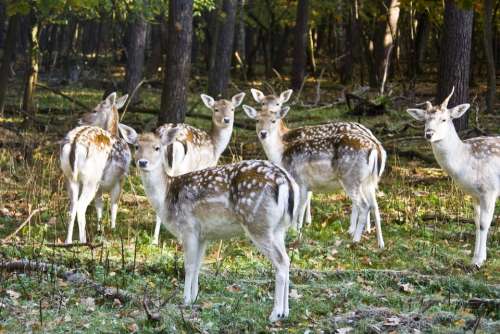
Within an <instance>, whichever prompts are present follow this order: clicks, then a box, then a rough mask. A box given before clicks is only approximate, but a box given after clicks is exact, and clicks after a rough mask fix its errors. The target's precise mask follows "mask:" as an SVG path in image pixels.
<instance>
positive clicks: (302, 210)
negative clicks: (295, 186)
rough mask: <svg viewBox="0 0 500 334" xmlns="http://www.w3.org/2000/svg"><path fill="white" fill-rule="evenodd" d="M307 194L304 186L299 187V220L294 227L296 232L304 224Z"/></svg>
mask: <svg viewBox="0 0 500 334" xmlns="http://www.w3.org/2000/svg"><path fill="white" fill-rule="evenodd" d="M307 194H308V191H307V189H306V188H305V187H304V186H300V195H299V197H300V203H299V208H298V210H299V214H300V216H299V220H298V222H297V226H296V229H297V231H300V230H301V229H302V223H303V222H304V216H305V214H306V210H307V206H308V205H307Z"/></svg>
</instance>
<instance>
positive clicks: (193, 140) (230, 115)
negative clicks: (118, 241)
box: [153, 93, 245, 244]
mask: <svg viewBox="0 0 500 334" xmlns="http://www.w3.org/2000/svg"><path fill="white" fill-rule="evenodd" d="M244 98H245V93H239V94H236V95H234V96H233V97H232V98H231V100H230V101H229V100H225V99H221V100H217V101H216V100H214V99H213V98H212V97H211V96H208V95H205V94H201V99H202V101H203V103H204V104H205V106H206V107H207V108H209V109H210V110H211V111H212V128H211V130H210V132H206V131H203V130H200V129H197V128H195V127H193V126H190V125H187V124H172V123H167V124H164V125H162V126H161V127H159V128H158V129H157V130H156V132H157V133H158V134H162V133H163V132H164V131H166V130H168V129H171V128H174V127H176V128H177V129H178V130H177V137H176V138H175V140H174V141H173V143H172V144H171V145H169V146H168V147H167V148H166V150H165V158H166V159H165V164H164V167H165V170H166V172H167V173H168V174H169V175H170V176H177V175H182V174H185V173H189V172H193V171H196V170H200V169H204V168H207V167H214V166H216V165H217V162H218V161H219V158H220V156H221V154H222V152H224V150H225V149H226V147H227V145H228V144H229V141H230V139H231V134H232V132H233V123H234V111H235V109H236V108H237V107H239V106H240V105H241V103H242V102H243V99H244ZM160 226H161V221H160V218H159V217H158V216H157V217H156V226H155V232H154V236H153V244H158V239H159V236H160Z"/></svg>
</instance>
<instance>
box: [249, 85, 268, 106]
mask: <svg viewBox="0 0 500 334" xmlns="http://www.w3.org/2000/svg"><path fill="white" fill-rule="evenodd" d="M250 91H251V92H252V96H253V99H254V100H255V102H259V103H261V102H262V101H263V100H264V98H265V97H266V96H265V95H264V93H262V92H261V91H260V90H258V89H255V88H252V89H250Z"/></svg>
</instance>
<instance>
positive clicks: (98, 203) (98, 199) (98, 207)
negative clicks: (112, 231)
mask: <svg viewBox="0 0 500 334" xmlns="http://www.w3.org/2000/svg"><path fill="white" fill-rule="evenodd" d="M94 205H95V211H96V212H97V230H98V231H100V230H101V221H102V211H103V208H104V202H103V200H102V191H101V189H100V188H99V190H97V193H96V195H95V198H94Z"/></svg>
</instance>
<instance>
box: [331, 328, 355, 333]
mask: <svg viewBox="0 0 500 334" xmlns="http://www.w3.org/2000/svg"><path fill="white" fill-rule="evenodd" d="M350 331H352V327H342V328H337V329H336V330H335V333H338V334H346V333H349V332H350Z"/></svg>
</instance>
